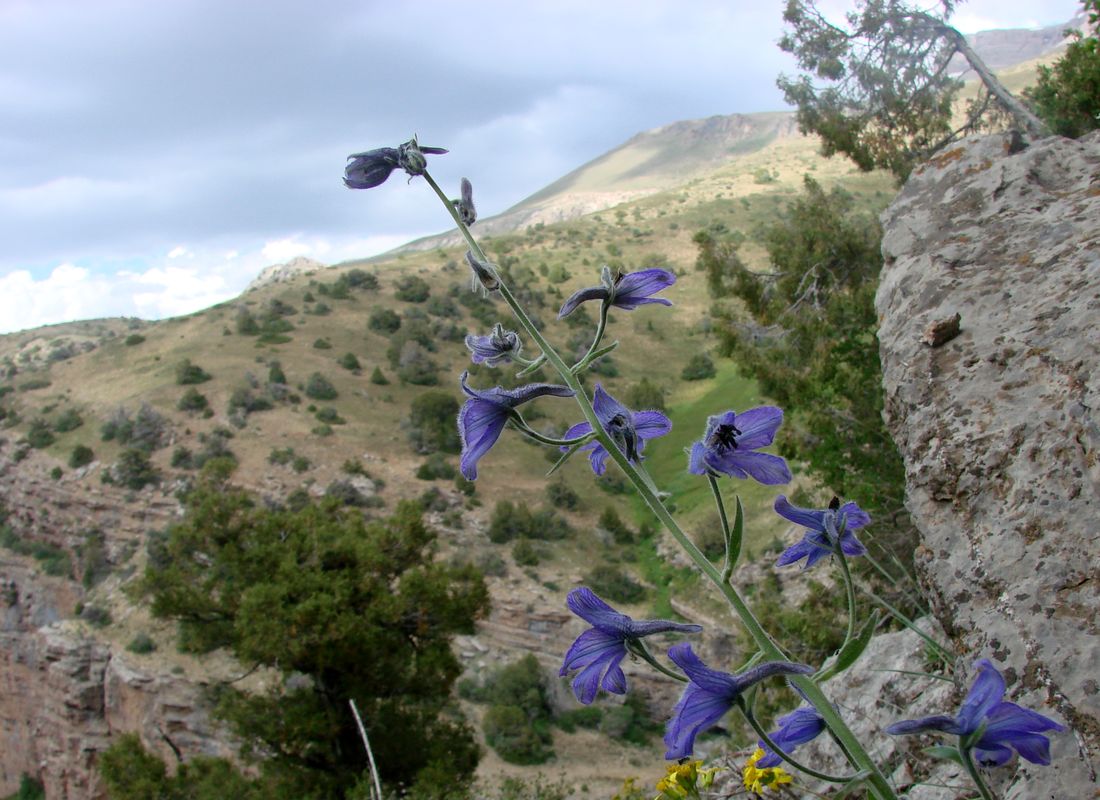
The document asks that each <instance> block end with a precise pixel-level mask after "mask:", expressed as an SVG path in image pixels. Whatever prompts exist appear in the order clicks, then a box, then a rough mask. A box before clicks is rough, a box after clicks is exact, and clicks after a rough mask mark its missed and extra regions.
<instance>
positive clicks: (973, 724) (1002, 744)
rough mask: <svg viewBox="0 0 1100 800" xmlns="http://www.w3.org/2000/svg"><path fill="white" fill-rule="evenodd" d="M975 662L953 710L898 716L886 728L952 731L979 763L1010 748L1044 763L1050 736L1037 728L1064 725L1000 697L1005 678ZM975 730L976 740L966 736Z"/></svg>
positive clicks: (1002, 757)
mask: <svg viewBox="0 0 1100 800" xmlns="http://www.w3.org/2000/svg"><path fill="white" fill-rule="evenodd" d="M974 668H975V669H976V670H977V671H978V676H977V677H976V678H975V679H974V685H973V686H971V687H970V691H969V692H967V695H966V699H964V700H963V703H962V706H961V707H960V708H959V713H958V714H957V715H955V716H954V717H948V716H945V715H938V716H931V717H921V718H920V719H908V720H903V721H902V722H895V723H894V724H893V725H891V726H890V727H888V728H887V729H886V732H887V733H889V734H892V735H894V736H899V735H904V734H910V733H924V732H925V731H942V732H943V733H953V734H955V735H957V736H958V737H959V739H960V745H961V746H963V747H972V748H973V750H974V755H975V756H976V757H977V761H978V763H979V764H981V765H982V766H983V767H999V766H1001V765H1002V764H1005V763H1007V762H1008V761H1009V759H1011V758H1012V750H1013V749H1014V750H1016V752H1017V753H1019V754H1020V757H1021V758H1024V759H1026V760H1028V761H1030V762H1031V763H1032V764H1044V765H1045V764H1049V763H1050V740H1049V739H1048V738H1047V737H1045V736H1043V735H1042V732H1043V731H1064V730H1065V728H1064V727H1063V726H1062V725H1059V724H1058V723H1057V722H1055V721H1054V720H1052V719H1048V718H1047V717H1044V716H1043V715H1042V714H1040V713H1038V712H1036V711H1032V710H1030V709H1027V708H1023V707H1022V706H1018V705H1016V704H1015V703H1010V702H1008V701H1007V700H1005V699H1004V694H1005V680H1004V678H1003V677H1001V673H1000V672H998V671H997V668H996V667H994V666H993V664H992V662H990V661H989V659H987V658H982V659H979V660H978V661H976V662H974ZM983 726H984V728H983ZM979 730H981V736H980V737H979V738H978V740H977V741H976V742H966V741H965V739H966V738H967V737H971V736H972V735H973V734H975V733H977V732H978V731H979ZM1010 748H1011V749H1010Z"/></svg>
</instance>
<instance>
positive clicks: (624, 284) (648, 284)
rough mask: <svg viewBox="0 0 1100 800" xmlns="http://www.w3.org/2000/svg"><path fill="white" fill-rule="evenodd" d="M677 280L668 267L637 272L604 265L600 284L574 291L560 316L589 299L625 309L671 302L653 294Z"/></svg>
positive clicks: (565, 314) (668, 304)
mask: <svg viewBox="0 0 1100 800" xmlns="http://www.w3.org/2000/svg"><path fill="white" fill-rule="evenodd" d="M674 283H676V276H675V275H673V274H672V273H671V272H669V271H668V270H667V269H659V268H654V269H643V270H639V271H638V272H626V273H623V272H617V271H616V272H615V273H612V272H611V270H610V269H609V268H607V267H604V270H603V274H602V280H601V285H600V286H591V287H589V288H587V289H581V290H579V291H577V292H574V293H573V294H572V295H571V296H570V297H569V299H568V300H566V301H565V303H563V304H562V307H561V310H560V311H559V312H558V319H561V318H562V317H566V316H568V315H569V314H571V313H573V311H574V310H575V309H576V308H577V306H579V305H580V304H581V303H584V302H587V301H589V300H600V301H602V302H604V303H606V304H608V305H610V306H613V307H615V308H621V309H622V310H624V311H633V310H634V309H635V308H637V307H638V306H643V305H648V304H650V303H660V304H661V305H664V306H670V305H672V301H671V300H666V299H665V298H663V297H653V295H655V294H657V292H659V291H661V290H662V289H667V288H668V287H669V286H671V285H672V284H674Z"/></svg>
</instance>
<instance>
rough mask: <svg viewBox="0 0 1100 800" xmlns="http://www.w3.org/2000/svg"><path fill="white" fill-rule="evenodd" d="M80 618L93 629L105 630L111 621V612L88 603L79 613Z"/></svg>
mask: <svg viewBox="0 0 1100 800" xmlns="http://www.w3.org/2000/svg"><path fill="white" fill-rule="evenodd" d="M80 618H81V619H82V620H84V621H85V622H87V623H88V624H89V625H91V626H92V627H93V628H106V627H107V626H108V625H110V624H111V622H112V621H113V620H112V619H111V612H110V611H108V610H107V609H106V608H103V607H102V606H97V605H93V604H91V603H89V604H88V605H86V606H84V608H83V609H82V610H81V612H80Z"/></svg>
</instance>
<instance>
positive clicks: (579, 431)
mask: <svg viewBox="0 0 1100 800" xmlns="http://www.w3.org/2000/svg"><path fill="white" fill-rule="evenodd" d="M589 433H592V425H591V423H588V422H578V423H577V424H576V425H574V426H573V427H572V428H570V429H569V430H567V431H566V432H565V435H564V436H562V438H563V439H579V438H580V437H582V436H586V435H588V434H589ZM568 449H569V448H568V447H565V446H563V447H562V450H568Z"/></svg>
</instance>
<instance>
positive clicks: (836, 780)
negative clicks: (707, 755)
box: [737, 697, 856, 783]
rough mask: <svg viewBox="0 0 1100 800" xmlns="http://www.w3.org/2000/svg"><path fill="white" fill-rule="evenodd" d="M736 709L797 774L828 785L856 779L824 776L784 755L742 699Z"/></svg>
mask: <svg viewBox="0 0 1100 800" xmlns="http://www.w3.org/2000/svg"><path fill="white" fill-rule="evenodd" d="M737 707H738V708H739V709H741V713H742V714H744V715H745V719H746V720H748V723H749V725H751V726H752V729H753V730H754V731H756V735H757V736H759V737H760V741H762V742H763V743H764V744H766V745H767V746H768V747H769V748H771V751H772V752H773V753H775V754H776V755H777V756H779V757H780V758H781V759H783V760H784V761H786V762H787V763H788V764H790V765H791V766H792V767H794V768H795V769H797V770H798V771H799V772H805V773H806V774H807V775H809V776H811V777H813V778H817V779H818V780H821V781H828V782H829V783H848V782H849V781H851V780H853V779H854V778H855V777H856V776H855V775H845V776H843V777H841V776H838V775H826V774H825V773H824V772H818V771H817V770H816V769H811V768H810V767H807V766H806V765H805V764H801V763H799V762H798V761H796V760H795V759H794V758H792V757H791V756H789V755H787V753H785V752H784V751H783V749H782V748H781V747H780V746H779V745H777V744H776V743H775V742H773V741H772V739H771V737H770V736H768V732H767V731H766V730H764V728H763V726H762V725H761V724H760V722H759V721H758V720H757V719H756V715H755V714H753V713H752V709H751V708H749V706H748V704H747V703H746V702H745V700H744V698H742V697H738V698H737Z"/></svg>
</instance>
